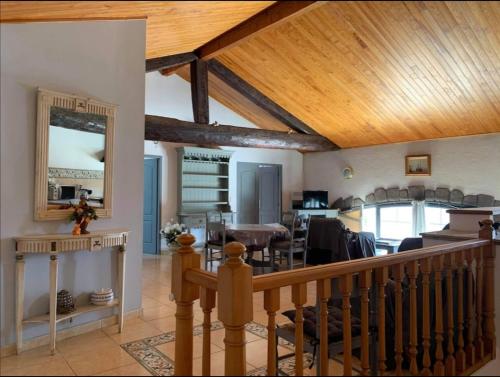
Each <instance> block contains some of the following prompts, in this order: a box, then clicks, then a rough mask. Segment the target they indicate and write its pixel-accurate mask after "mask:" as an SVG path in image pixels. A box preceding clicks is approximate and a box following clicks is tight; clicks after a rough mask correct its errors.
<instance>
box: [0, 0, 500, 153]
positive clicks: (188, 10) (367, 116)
mask: <svg viewBox="0 0 500 377" xmlns="http://www.w3.org/2000/svg"><path fill="white" fill-rule="evenodd" d="M272 3H273V2H271V1H267V2H256V1H251V2H238V1H227V2H226V1H208V2H194V1H192V2H148V1H144V2H136V1H134V2H124V1H120V2H107V1H99V2H70V1H62V2H56V1H50V2H35V1H26V2H12V1H2V2H1V3H0V21H2V22H16V21H34V20H39V21H40V20H43V21H47V20H81V19H120V18H145V17H147V18H148V21H147V57H148V58H154V57H160V56H165V55H172V54H179V53H185V52H192V51H195V50H196V51H198V50H197V49H199V48H200V47H201V46H203V45H204V44H206V43H207V42H208V41H211V40H213V39H214V38H215V37H217V36H219V35H221V34H223V33H224V32H226V31H227V30H229V29H231V28H232V27H234V26H235V25H238V24H240V23H242V22H243V21H245V20H247V19H249V18H250V17H252V16H253V15H255V14H257V13H258V12H260V11H262V10H263V9H266V11H267V8H268V7H269V6H270V5H271V4H272ZM215 58H216V59H217V60H219V62H221V63H223V64H224V65H225V66H226V67H227V68H229V69H230V70H231V71H233V72H234V73H235V74H236V75H238V76H239V77H240V78H241V79H243V80H245V81H246V82H247V83H249V84H250V85H252V86H253V87H255V88H256V89H257V90H258V91H260V92H261V93H262V94H264V95H265V96H267V97H269V98H270V99H271V100H272V101H274V102H275V103H276V104H278V105H280V106H281V107H283V108H284V109H286V110H287V111H288V112H289V113H291V114H293V115H294V116H295V117H296V118H299V119H300V120H301V121H302V122H304V123H306V124H307V125H308V126H310V127H311V128H313V129H314V130H316V131H317V132H318V133H320V134H321V135H323V136H326V137H327V138H329V139H330V140H331V141H332V142H334V143H335V144H337V145H339V146H340V147H343V148H349V147H360V146H368V145H377V144H386V143H396V142H405V141H414V140H424V139H435V138H442V137H451V136H465V135H473V134H486V133H493V132H500V2H498V1H496V2H442V1H436V2H433V1H431V2H403V1H397V2H388V1H387V2H384V1H378V2H370V1H363V2H354V1H353V2H325V3H323V4H319V5H318V6H314V7H311V8H310V9H306V10H304V11H303V12H302V13H300V14H299V15H297V16H296V17H293V18H291V19H290V20H285V21H283V22H281V23H279V24H277V25H274V26H271V27H268V28H265V29H264V30H262V31H258V32H256V33H254V34H253V35H251V36H250V37H248V38H246V39H244V40H242V41H241V42H240V43H237V44H236V45H234V46H232V47H229V48H226V49H225V50H223V51H222V53H216V54H215ZM180 74H181V76H183V77H185V78H187V75H186V74H185V72H184V73H183V71H180ZM209 80H210V89H209V90H210V95H212V96H213V97H214V98H215V99H217V100H218V101H219V102H221V103H223V104H224V105H226V106H228V107H230V108H231V109H233V110H235V111H236V112H237V113H239V114H241V115H242V116H244V117H246V118H247V119H249V120H251V121H252V122H254V123H255V124H257V125H258V126H260V127H262V128H268V129H274V130H285V129H287V128H286V126H285V125H284V124H282V123H280V122H279V121H277V120H276V119H274V118H273V117H272V116H271V115H269V114H267V113H266V112H265V111H263V110H262V109H260V108H258V107H257V106H256V105H255V104H253V103H252V102H250V101H249V100H247V99H246V98H244V97H243V96H242V95H240V94H239V93H237V92H236V91H234V90H233V89H231V88H229V87H228V86H227V85H226V84H225V83H223V82H222V81H220V80H219V79H217V78H216V77H215V76H213V75H211V74H210V75H209Z"/></svg>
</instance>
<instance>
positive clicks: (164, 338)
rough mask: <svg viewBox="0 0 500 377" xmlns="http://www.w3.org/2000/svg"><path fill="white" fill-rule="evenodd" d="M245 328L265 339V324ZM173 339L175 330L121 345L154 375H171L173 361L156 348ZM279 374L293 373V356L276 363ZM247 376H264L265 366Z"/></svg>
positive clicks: (282, 342) (307, 361)
mask: <svg viewBox="0 0 500 377" xmlns="http://www.w3.org/2000/svg"><path fill="white" fill-rule="evenodd" d="M223 328H224V326H223V325H222V323H221V322H214V323H212V331H216V330H220V329H223ZM246 330H247V331H248V332H250V333H252V334H254V335H256V336H258V337H260V338H263V339H267V329H266V327H265V326H263V325H261V324H258V323H255V322H251V323H249V324H248V325H246ZM202 333H203V328H202V326H201V325H198V326H196V327H195V328H194V330H193V336H196V335H201V334H202ZM173 341H175V331H171V332H168V333H164V334H161V335H158V336H153V337H151V338H145V339H141V340H137V341H134V342H130V343H126V344H123V345H122V348H123V349H124V350H125V351H126V352H127V353H128V354H129V355H131V356H132V357H133V358H134V359H135V360H137V362H139V364H141V365H142V366H143V367H144V368H146V369H147V370H148V371H149V372H150V373H151V374H153V375H154V376H173V375H174V362H173V361H172V360H171V359H170V358H169V357H167V356H166V355H165V354H163V353H162V352H161V351H160V350H158V348H156V347H158V346H160V345H162V344H165V343H169V342H173ZM279 344H280V346H282V347H284V348H287V349H289V350H290V352H293V349H294V348H293V345H292V344H291V343H289V342H287V341H285V340H284V339H281V338H280V341H279ZM311 360H312V355H311V354H304V365H309V364H310V363H311ZM278 367H279V369H280V374H282V375H287V376H293V375H295V372H294V368H295V357H293V356H291V357H289V358H286V359H284V360H281V361H280V362H279V365H278ZM247 375H249V376H265V375H266V368H265V367H261V368H257V369H254V370H251V371H248V372H247Z"/></svg>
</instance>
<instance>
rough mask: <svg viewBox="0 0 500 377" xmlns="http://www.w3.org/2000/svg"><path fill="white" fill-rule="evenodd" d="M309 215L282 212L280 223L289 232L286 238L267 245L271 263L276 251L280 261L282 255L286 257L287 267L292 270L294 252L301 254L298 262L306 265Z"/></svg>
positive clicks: (273, 260) (273, 261)
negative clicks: (300, 260)
mask: <svg viewBox="0 0 500 377" xmlns="http://www.w3.org/2000/svg"><path fill="white" fill-rule="evenodd" d="M310 222H311V216H309V215H305V216H300V217H299V216H298V215H297V212H284V213H283V217H282V225H284V226H285V227H286V228H287V229H288V231H289V232H290V236H289V238H288V239H287V240H275V241H271V243H270V245H269V252H270V255H271V263H272V265H274V263H275V257H276V252H279V254H280V263H281V260H282V257H283V256H285V257H286V258H287V267H288V269H290V270H292V269H293V268H294V267H295V266H296V265H299V264H294V262H293V257H294V255H295V254H302V258H303V261H302V263H300V264H301V265H302V266H303V267H305V266H306V261H307V249H308V238H309V225H310Z"/></svg>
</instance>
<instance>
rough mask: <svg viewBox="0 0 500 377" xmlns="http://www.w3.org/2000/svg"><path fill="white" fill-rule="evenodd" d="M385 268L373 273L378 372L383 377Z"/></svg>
mask: <svg viewBox="0 0 500 377" xmlns="http://www.w3.org/2000/svg"><path fill="white" fill-rule="evenodd" d="M388 275H389V273H388V269H387V267H381V268H378V269H377V270H376V271H375V280H376V282H377V312H378V372H379V375H380V376H383V375H384V373H385V370H386V369H387V367H386V365H385V361H386V351H385V286H386V285H387V280H389V276H388Z"/></svg>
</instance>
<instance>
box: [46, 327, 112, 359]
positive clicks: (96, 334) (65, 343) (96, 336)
mask: <svg viewBox="0 0 500 377" xmlns="http://www.w3.org/2000/svg"><path fill="white" fill-rule="evenodd" d="M115 346H116V343H115V342H113V340H112V339H111V338H110V337H109V336H107V335H106V334H105V333H104V331H102V330H98V331H92V332H90V333H87V334H82V335H78V336H75V337H72V338H68V339H64V340H62V341H60V342H58V343H57V345H56V348H57V351H58V352H59V353H60V354H61V355H62V356H63V357H64V358H66V357H71V356H75V355H79V354H82V353H86V352H91V351H94V350H97V349H99V350H103V351H105V350H106V349H108V348H109V347H115Z"/></svg>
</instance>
